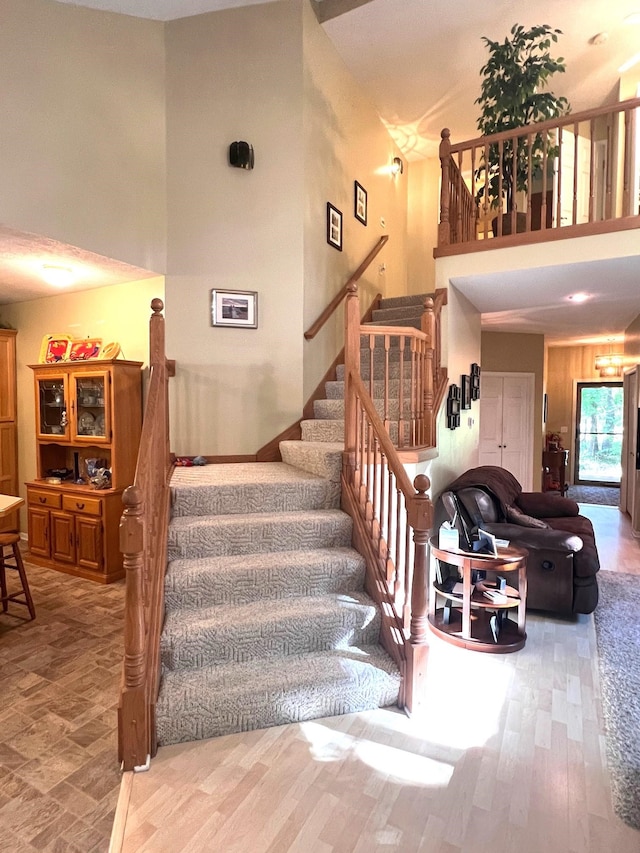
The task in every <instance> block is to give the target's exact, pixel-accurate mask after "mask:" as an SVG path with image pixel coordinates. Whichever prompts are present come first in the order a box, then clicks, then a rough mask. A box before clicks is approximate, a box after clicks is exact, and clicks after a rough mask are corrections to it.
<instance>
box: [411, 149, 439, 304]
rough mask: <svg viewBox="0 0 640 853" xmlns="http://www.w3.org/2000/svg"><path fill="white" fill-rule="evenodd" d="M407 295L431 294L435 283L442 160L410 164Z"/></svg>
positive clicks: (435, 159) (427, 160)
mask: <svg viewBox="0 0 640 853" xmlns="http://www.w3.org/2000/svg"><path fill="white" fill-rule="evenodd" d="M408 211H409V215H408V231H407V258H408V279H409V280H408V292H409V293H431V292H432V291H433V289H434V282H435V260H434V257H433V249H434V247H435V246H437V245H438V220H439V218H440V159H439V158H437V157H431V158H428V159H426V160H417V161H413V162H411V163H409V199H408Z"/></svg>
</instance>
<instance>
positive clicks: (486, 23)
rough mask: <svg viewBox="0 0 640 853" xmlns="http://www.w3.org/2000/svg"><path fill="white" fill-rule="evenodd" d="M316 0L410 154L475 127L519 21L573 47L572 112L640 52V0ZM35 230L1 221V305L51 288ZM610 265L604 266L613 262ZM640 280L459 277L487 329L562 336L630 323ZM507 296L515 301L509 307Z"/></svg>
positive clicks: (179, 4)
mask: <svg viewBox="0 0 640 853" xmlns="http://www.w3.org/2000/svg"><path fill="white" fill-rule="evenodd" d="M265 1H266V2H273V0H79V2H78V0H57V2H65V3H70V4H72V5H79V6H85V7H90V8H94V9H102V10H108V11H113V12H119V13H123V14H128V15H134V16H137V17H145V18H152V19H156V20H171V19H175V18H180V17H187V16H191V15H196V14H201V13H203V12H209V11H216V10H220V9H223V8H230V7H235V6H245V5H254V4H256V3H258V2H265ZM319 2H321V3H322V5H321V7H320V8H321V9H323V10H326V12H325V14H326V15H327V16H328V17H329V20H327V21H325V23H324V24H323V26H324V28H325V30H326V32H327V34H328V36H329V38H330V39H331V40H332V42H333V44H334V45H335V47H336V49H337V51H338V52H339V53H340V54H341V56H342V58H343V60H344V62H345V64H346V65H347V67H348V68H349V69H350V71H351V73H352V74H353V75H354V77H355V78H356V79H357V80H358V81H359V82H360V84H361V86H362V88H363V89H364V90H365V91H366V92H367V93H368V95H369V97H370V98H371V100H372V102H373V104H374V105H375V106H376V108H377V110H378V112H379V113H380V115H381V118H382V119H383V121H384V122H385V124H386V125H387V127H388V128H389V130H390V132H391V133H392V135H393V136H394V138H395V139H396V142H397V143H398V144H399V146H400V148H401V149H402V150H403V151H404V152H405V155H406V157H407V159H409V160H411V159H417V158H419V157H422V156H428V155H432V154H434V153H435V152H436V151H437V144H438V142H439V139H440V130H441V129H442V127H443V126H445V125H446V126H449V127H450V128H451V137H452V140H453V141H460V140H462V139H467V138H470V137H473V136H476V135H477V131H476V129H475V117H476V115H477V106H476V105H475V104H474V101H475V98H476V97H477V95H478V93H479V88H480V83H479V77H478V69H479V68H480V67H481V65H482V64H483V62H484V60H485V56H486V51H485V47H484V45H483V43H482V41H481V36H483V35H486V36H488V37H490V38H492V39H496V40H498V39H502V38H503V37H504V36H505V35H506V34H507V32H508V30H509V29H510V27H511V25H512V24H514V23H520V24H523V25H525V26H530V25H533V24H538V23H550V24H552V25H553V26H554V27H558V28H560V29H561V30H563V35H562V36H561V37H560V41H559V44H558V46H557V48H556V50H557V54H559V55H562V56H564V58H565V60H566V63H567V69H568V70H567V72H566V74H564V75H558V76H557V77H556V78H555V79H554V81H553V89H554V91H556V92H557V94H562V95H565V96H567V97H568V98H569V101H570V103H571V105H572V108H573V110H574V111H577V110H581V109H587V108H589V107H593V106H597V105H599V104H601V103H603V102H606V101H607V100H616V99H617V81H618V78H619V74H618V72H617V69H618V67H619V66H620V65H621V64H622V62H624V61H626V60H627V59H629V58H630V57H631V56H633V55H635V54H636V53H638V52H640V25H629V24H625V23H624V19H625V17H626V16H628V15H630V14H631V13H633V12H639V13H640V0H562V2H558V0H536V2H535V3H533V2H528V3H526V4H525V3H524V2H523V0H489V2H485V3H479V2H478V0H455V2H452V0H319ZM345 10H346V11H345ZM341 12H343V14H339V13H341ZM333 15H337V16H336V17H331V16H333ZM602 32H605V33H607V35H608V38H606V40H605V41H604V43H603V44H600V45H598V46H596V45H594V44H592V43H591V40H592V38H593V36H595V35H596V34H598V33H602ZM638 67H639V68H640V66H638ZM31 236H32V235H18V234H16V233H15V232H11V231H10V230H9V229H2V228H0V305H2V304H3V303H6V302H11V301H22V300H24V299H30V298H34V297H36V296H38V295H44V294H45V293H47V294H49V293H50V292H51V291H50V288H49V286H48V285H45V284H44V283H41V284H38V283H37V280H36V279H35V278H34V276H33V274H32V269H33V267H30V266H29V262H28V259H27V260H25V262H24V263H21V262H20V258H19V255H20V253H21V252H25V251H26V249H27V248H28V238H29V237H31ZM639 244H640V236H639ZM33 249H34V252H33V254H36V253H39V252H42V251H45V253H46V256H47V260H46V262H48V263H60V264H63V265H65V264H67V263H68V262H69V260H70V258H69V256H68V255H69V253H70V256H71V258H72V259H73V260H74V261H78V260H80V259H83V260H84V262H86V264H87V266H86V272H87V275H86V276H85V279H90V281H91V284H89V285H87V284H86V280H85V283H84V285H80V284H77V285H76V286H77V287H81V286H82V287H83V289H86V287H88V286H89V287H99V286H102V284H113V283H116V282H117V281H126V280H129V281H130V280H134V279H135V278H143V277H144V276H145V275H151V273H149V272H147V271H144V270H138V269H135V270H134V269H133V268H127V267H126V265H124V264H119V263H118V262H114V261H112V260H109V259H100V258H98V257H97V256H91V255H89V253H82V252H80V250H78V249H70V250H67V248H66V247H64V246H61V245H59V244H54V243H53V241H48V240H45V241H44V245H40V244H38V242H37V240H36V243H35V244H34V246H33ZM27 254H28V253H27ZM40 262H42V259H40ZM602 264H607V267H606V269H603V268H602ZM90 270H91V274H90V275H89V271H90ZM122 276H124V278H123V277H122ZM614 276H615V277H614ZM603 281H615V282H616V299H615V301H612V300H610V299H606V302H605V301H603V296H602V294H601V291H602V282H603ZM637 282H640V255H639V256H637V257H635V258H625V259H620V260H619V261H608V262H602V263H601V264H579V265H574V267H568V266H566V265H565V266H563V267H562V275H561V276H558V269H557V268H555V267H547V268H545V269H544V270H542V271H540V270H532V271H522V272H517V273H509V274H507V273H504V274H500V275H498V276H494V275H492V276H490V277H488V276H473V277H467V278H465V279H460V280H459V281H456V282H455V283H456V286H458V287H459V288H460V289H461V290H463V291H467V295H469V298H470V299H471V301H472V302H473V303H474V304H475V305H476V307H478V308H479V309H480V310H481V311H482V312H483V327H488V328H491V329H493V330H495V331H508V330H512V331H529V332H539V333H545V334H547V335H548V337H549V339H550V340H555V341H556V342H558V341H569V340H571V339H576V338H580V339H585V338H592V337H594V336H597V335H599V336H600V338H602V337H610V336H611V335H612V334H619V333H620V332H622V330H623V329H624V328H625V326H626V325H628V323H629V321H630V320H631V319H633V317H635V316H636V315H637V314H638V313H639V312H640V297H638V296H636V291H638V290H640V288H638V287H637ZM533 283H535V286H532V284H533ZM507 285H508V286H507ZM574 285H575V286H574ZM567 288H569V292H571V290H573V291H575V290H582V291H591V292H593V293H594V294H600V295H599V296H598V298H594V299H591V300H589V301H588V302H587V303H585V304H583V305H582V306H580V311H579V312H578V311H576V308H577V306H575V305H568V303H567V302H566V299H565V298H564V297H565V296H566V295H567V294H566V293H565V290H566V289H567ZM506 293H509V295H510V299H511V301H510V303H509V304H508V305H507V304H506V302H505V299H504V297H505V294H506ZM605 326H606V328H605Z"/></svg>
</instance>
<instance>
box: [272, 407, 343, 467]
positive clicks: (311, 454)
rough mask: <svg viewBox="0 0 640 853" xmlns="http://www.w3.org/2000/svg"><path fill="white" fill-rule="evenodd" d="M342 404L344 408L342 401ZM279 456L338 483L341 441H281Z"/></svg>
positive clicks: (341, 449)
mask: <svg viewBox="0 0 640 853" xmlns="http://www.w3.org/2000/svg"><path fill="white" fill-rule="evenodd" d="M339 402H342V404H343V406H344V401H339ZM279 446H280V454H281V456H282V459H283V460H284V461H285V462H288V463H289V464H290V465H295V466H297V467H298V468H303V469H304V470H305V471H310V472H311V473H312V474H318V475H319V476H320V477H326V478H327V479H328V480H330V481H332V482H334V483H339V482H340V475H341V473H342V453H343V451H344V438H343V439H342V440H341V441H281V442H280V445H279Z"/></svg>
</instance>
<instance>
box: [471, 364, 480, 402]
mask: <svg viewBox="0 0 640 853" xmlns="http://www.w3.org/2000/svg"><path fill="white" fill-rule="evenodd" d="M470 379H471V399H472V400H479V399H480V365H479V364H476V363H475V362H474V363H473V364H472V365H471V376H470Z"/></svg>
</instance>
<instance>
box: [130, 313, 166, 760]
mask: <svg viewBox="0 0 640 853" xmlns="http://www.w3.org/2000/svg"><path fill="white" fill-rule="evenodd" d="M151 308H152V310H153V314H152V316H151V319H150V321H149V368H150V370H149V384H148V390H147V401H146V406H145V413H144V420H143V425H142V435H141V438H140V447H139V451H138V462H137V466H136V474H135V482H134V484H133V485H132V486H129V488H128V489H126V490H125V492H124V494H123V503H124V505H125V509H124V512H123V514H122V519H121V521H120V550H121V552H122V554H123V562H124V568H125V571H126V590H125V626H124V668H123V677H122V684H121V690H120V700H119V706H118V755H119V759H120V762H121V764H122V768H123V769H124V770H141V769H146V768H147V767H148V765H149V759H150V757H151V756H152V755H155V753H156V750H157V744H156V733H155V704H156V699H157V696H158V687H159V676H160V663H159V650H160V631H161V629H162V618H163V607H164V575H165V570H166V562H167V561H166V549H167V529H168V523H169V480H170V478H171V471H172V462H171V457H170V452H169V402H168V379H169V376H172V375H173V362H171V361H167V358H166V356H165V330H164V317H163V316H162V314H161V312H162V310H163V308H164V305H163V303H162V300H161V299H154V300H153V301H152V302H151Z"/></svg>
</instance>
